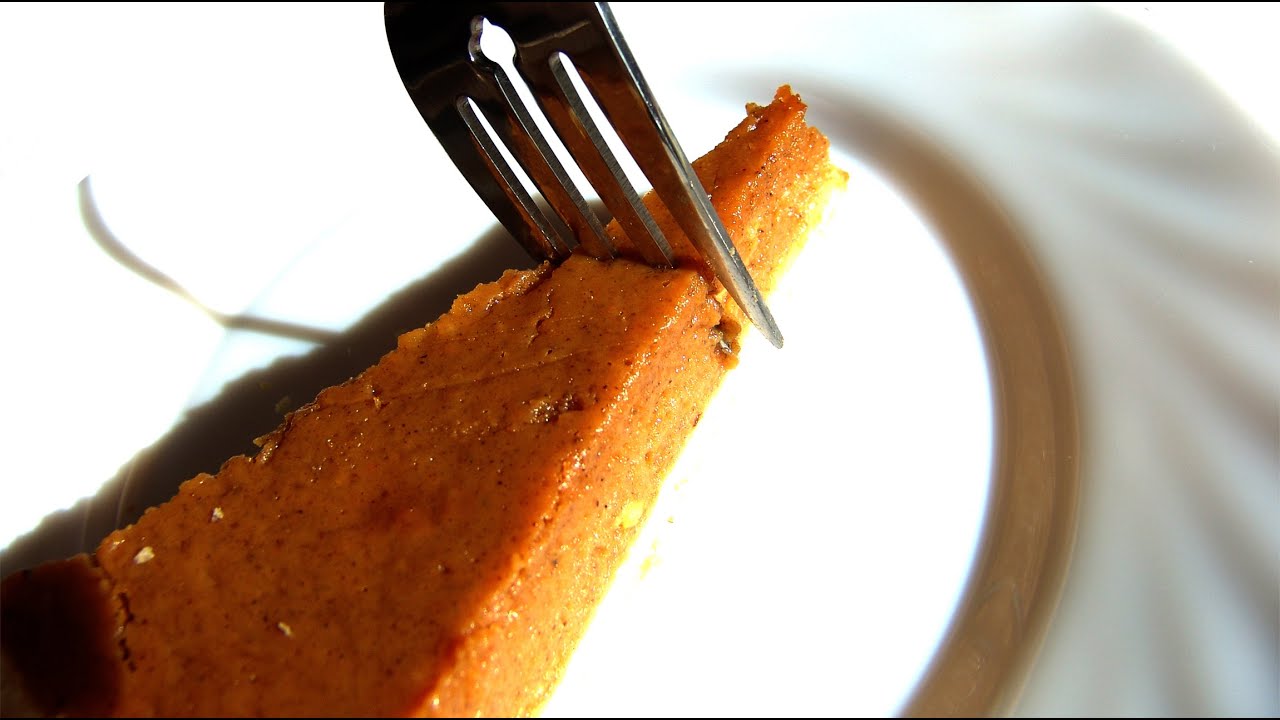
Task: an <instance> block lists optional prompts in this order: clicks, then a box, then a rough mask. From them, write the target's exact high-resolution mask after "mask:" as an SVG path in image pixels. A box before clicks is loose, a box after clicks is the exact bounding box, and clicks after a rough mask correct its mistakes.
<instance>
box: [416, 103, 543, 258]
mask: <svg viewBox="0 0 1280 720" xmlns="http://www.w3.org/2000/svg"><path fill="white" fill-rule="evenodd" d="M457 111H458V113H457V118H458V120H460V121H461V125H462V126H463V127H464V128H465V130H464V132H467V133H468V134H469V135H470V136H471V137H470V139H471V142H454V143H451V144H446V145H445V147H446V149H447V150H448V152H449V155H450V157H452V158H453V162H454V163H455V164H456V165H457V166H458V167H459V168H461V169H462V174H463V175H464V176H465V177H466V178H467V181H468V182H470V183H471V187H472V188H474V189H475V191H476V193H477V194H479V195H480V197H481V199H483V200H484V202H485V204H486V205H488V206H489V209H490V210H491V211H492V212H493V214H494V215H495V216H497V218H498V220H499V221H500V222H501V223H502V224H503V225H504V226H505V227H506V228H507V230H508V231H509V232H510V233H511V234H512V235H513V236H515V238H516V240H517V241H518V242H519V243H520V244H521V245H522V246H523V247H524V249H525V250H526V251H527V252H528V253H529V254H530V255H532V256H534V257H535V258H540V259H546V260H556V259H559V258H562V257H564V256H566V255H568V252H569V248H568V247H566V246H565V245H564V244H563V243H562V242H561V241H560V240H559V239H558V237H557V236H558V233H557V232H556V231H555V229H554V228H552V226H551V224H550V223H549V222H548V220H547V218H546V216H544V215H543V214H542V210H541V209H540V208H539V207H538V206H537V204H536V203H535V202H534V201H533V198H532V197H530V196H529V193H528V192H526V191H525V189H524V185H523V184H522V183H521V182H520V179H519V177H517V176H516V174H515V172H514V171H513V170H512V169H511V166H510V165H508V164H507V161H506V158H504V157H503V156H502V153H501V151H500V150H499V149H498V147H497V145H495V144H494V142H493V139H492V138H490V137H489V132H488V130H487V129H486V128H485V127H484V125H483V123H481V121H480V117H479V116H478V115H477V114H476V112H475V110H473V109H472V107H471V104H470V103H469V102H467V98H459V99H458V102H457ZM448 122H449V120H448V115H447V114H444V115H441V116H440V117H439V118H437V123H436V124H437V125H439V126H444V125H446V124H447V123H448ZM433 129H434V130H435V131H436V132H437V134H439V133H440V132H441V131H442V129H441V128H433ZM467 148H470V149H471V150H472V151H473V152H471V153H468V152H467V151H466V149H467Z"/></svg>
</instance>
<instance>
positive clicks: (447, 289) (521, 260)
mask: <svg viewBox="0 0 1280 720" xmlns="http://www.w3.org/2000/svg"><path fill="white" fill-rule="evenodd" d="M79 192H80V211H81V216H82V219H83V220H84V223H85V227H86V228H87V229H88V231H89V233H90V234H91V235H92V236H93V238H94V240H95V241H96V242H97V243H98V244H99V245H100V246H101V247H102V249H103V250H104V251H105V252H106V253H107V254H108V255H110V256H111V257H112V258H114V259H115V260H116V261H117V262H119V263H120V264H121V265H123V266H124V267H127V268H129V269H130V270H132V271H133V272H135V273H137V274H138V275H140V276H141V277H143V278H145V279H147V280H148V281H150V282H152V283H155V284H156V285H159V286H160V287H163V288H165V289H167V290H169V291H171V292H173V293H175V294H177V295H178V296H179V297H182V298H184V299H185V300H187V301H188V302H191V303H193V304H194V305H196V306H197V307H198V308H200V309H201V310H203V311H204V312H206V313H208V314H209V315H210V317H212V318H213V319H214V320H215V321H217V322H218V323H219V324H221V325H222V326H223V327H225V328H227V330H228V331H229V332H230V331H235V332H258V333H268V334H272V335H277V336H282V337H289V338H294V339H302V340H307V341H311V342H316V343H318V344H317V346H316V347H315V348H314V349H312V350H311V351H310V352H308V353H306V354H305V355H301V356H292V357H285V358H280V359H277V360H275V361H273V362H272V363H271V364H269V365H267V366H266V367H263V368H261V369H258V370H254V371H253V372H250V373H248V374H245V375H243V376H241V377H240V378H237V379H235V380H232V381H230V382H228V383H227V384H226V385H225V386H224V387H223V388H222V390H221V391H220V392H219V393H218V395H217V396H216V397H214V398H213V399H212V400H210V401H208V402H207V403H204V404H202V405H200V406H198V407H194V408H191V409H189V410H188V411H187V412H186V413H185V414H184V415H183V417H182V418H181V419H180V420H179V421H178V422H177V424H176V425H174V426H173V427H172V428H171V429H170V430H169V432H168V433H167V434H165V435H164V436H163V437H161V438H160V439H159V440H157V441H156V442H155V443H154V444H152V445H151V446H150V447H147V448H145V449H143V450H141V451H140V452H138V454H137V455H135V456H134V457H133V459H131V460H130V461H129V462H127V463H125V465H124V466H123V467H122V468H121V469H120V471H119V473H118V474H117V475H116V476H115V477H113V478H111V479H110V480H108V481H107V482H105V483H104V484H103V486H102V487H101V489H99V491H98V492H97V493H96V494H95V495H93V496H92V497H88V498H85V499H83V500H81V501H79V502H77V503H76V504H75V505H74V506H72V507H71V508H70V509H68V510H62V511H58V512H55V513H53V514H51V515H49V516H48V517H46V518H44V520H43V521H41V523H40V525H39V526H37V527H36V528H35V529H34V530H32V531H31V532H29V533H27V534H26V535H23V536H22V537H20V538H18V539H16V540H14V541H13V543H12V544H10V545H9V546H8V547H7V548H4V549H3V550H0V575H8V574H9V573H11V572H14V571H16V570H21V569H23V568H28V567H33V566H35V565H38V564H40V563H43V562H47V561H50V560H56V559H60V558H64V557H68V556H70V555H74V554H75V553H78V552H86V551H92V550H93V549H95V548H96V547H97V544H98V543H99V542H100V541H101V539H102V538H103V537H105V536H106V535H107V534H108V533H110V532H111V531H112V530H115V529H116V528H117V527H124V526H126V525H128V524H130V523H132V522H134V521H136V520H137V519H138V518H139V517H140V516H141V515H142V512H143V511H144V510H145V509H146V508H148V507H151V506H153V505H158V504H160V503H162V502H164V501H166V500H168V499H170V498H172V497H173V496H174V495H175V494H176V493H177V489H178V486H179V485H180V484H181V483H182V482H184V481H186V480H188V479H189V478H192V477H194V476H195V475H197V474H198V473H202V472H210V473H212V472H216V471H217V470H218V468H220V467H221V466H222V464H223V462H225V461H226V460H227V459H228V458H231V457H233V456H235V455H242V454H243V455H252V454H254V453H256V452H257V448H256V447H255V446H254V445H253V442H252V441H253V439H254V438H256V437H259V436H261V435H263V434H265V433H267V432H269V431H271V430H273V429H274V428H276V427H277V426H279V424H280V422H281V421H282V419H283V418H282V411H284V410H292V409H294V407H288V408H283V407H279V405H280V403H281V400H280V399H281V398H293V399H294V400H295V401H298V402H297V403H296V404H295V405H300V404H301V403H302V402H304V401H305V402H309V401H310V400H311V399H312V398H314V397H315V396H316V395H317V394H318V393H319V392H320V391H321V390H323V389H325V388H327V387H330V386H332V385H337V384H339V383H342V382H345V381H346V380H348V379H349V378H351V377H353V376H355V375H357V374H359V373H360V372H362V371H363V370H365V369H366V368H368V367H369V366H370V365H373V364H374V363H376V362H377V361H378V359H379V358H381V357H382V356H383V355H384V354H386V353H387V352H389V351H391V350H392V349H393V348H394V347H395V342H396V338H397V337H398V336H399V335H400V334H402V333H404V332H406V331H408V330H411V329H414V328H417V327H421V326H422V325H425V324H426V323H428V322H430V321H432V320H435V319H436V318H437V317H439V316H440V315H441V314H443V313H444V312H445V311H446V310H448V309H449V307H450V305H452V303H453V300H454V299H455V298H456V297H457V296H458V295H460V294H462V293H465V292H468V291H470V290H471V289H472V288H474V287H475V286H476V285H478V284H480V283H483V282H488V281H492V280H496V279H497V278H498V277H499V276H500V275H501V274H502V272H503V271H505V270H507V269H510V268H528V267H532V266H533V262H532V260H531V259H530V258H529V256H528V255H526V254H525V253H524V251H523V250H521V249H520V247H519V246H518V245H517V244H516V243H515V242H514V241H512V240H511V236H510V235H509V234H508V233H507V232H506V231H505V230H504V229H503V228H502V227H501V226H497V225H495V226H494V228H493V229H492V230H490V231H488V232H486V233H485V234H484V235H482V236H481V237H480V238H478V239H477V240H476V241H475V242H474V243H473V244H472V245H471V246H470V247H469V248H467V249H466V250H464V251H463V252H461V253H460V254H458V255H457V256H456V257H454V258H453V259H452V260H450V261H449V262H447V263H445V264H444V265H442V266H441V267H439V268H438V269H436V270H435V271H433V272H432V273H430V274H428V275H426V276H425V277H423V278H421V279H420V280H418V281H416V282H414V283H412V284H410V285H408V286H406V287H404V288H401V289H400V290H398V291H396V292H394V293H392V294H391V295H389V296H388V297H387V299H386V301H385V302H383V303H382V304H381V305H379V306H378V307H376V308H374V309H373V310H371V311H369V312H368V313H367V314H365V315H364V316H363V317H362V318H361V319H360V320H358V321H357V322H356V323H354V324H353V325H352V326H351V327H349V328H348V329H347V330H345V331H343V332H340V333H332V332H327V331H321V330H315V329H312V328H307V327H304V326H298V325H293V324H289V323H283V322H278V321H274V320H271V319H268V318H259V317H253V316H246V315H224V314H220V313H217V312H216V311H213V310H211V309H209V308H207V307H205V306H203V305H201V304H200V303H199V301H198V300H197V299H195V298H194V297H192V296H191V295H190V294H189V293H187V291H186V290H185V289H184V288H182V287H181V286H180V285H178V284H177V283H176V282H174V281H173V280H172V279H171V278H169V277H168V276H167V275H165V274H164V273H163V272H161V271H160V270H158V269H157V268H155V267H153V266H151V265H149V264H147V263H146V262H145V261H144V260H142V259H141V258H139V257H137V256H136V255H134V254H133V253H132V252H131V251H129V249H128V247H127V245H126V244H125V243H123V242H121V240H120V239H118V238H116V237H115V236H114V235H112V233H111V231H110V230H109V229H108V228H107V226H106V224H105V223H104V222H103V221H102V218H101V216H100V214H99V212H98V208H97V206H96V205H95V204H94V202H93V197H92V193H91V191H90V186H89V179H88V178H86V179H85V180H84V181H82V182H81V184H80V187H79ZM125 497H127V498H128V504H127V505H126V506H123V507H121V499H122V498H125Z"/></svg>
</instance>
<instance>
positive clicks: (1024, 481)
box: [826, 92, 1081, 717]
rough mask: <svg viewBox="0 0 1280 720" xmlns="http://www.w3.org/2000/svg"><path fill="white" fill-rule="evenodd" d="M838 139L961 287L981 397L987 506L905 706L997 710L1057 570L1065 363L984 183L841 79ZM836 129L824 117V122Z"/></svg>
mask: <svg viewBox="0 0 1280 720" xmlns="http://www.w3.org/2000/svg"><path fill="white" fill-rule="evenodd" d="M826 98H827V99H831V98H839V100H838V101H840V102H841V107H840V112H841V113H842V115H843V117H842V119H843V120H846V121H847V124H846V125H845V127H843V128H841V130H842V131H847V132H846V134H845V136H844V137H842V140H844V141H845V143H844V144H845V145H846V146H847V147H846V149H847V150H848V151H849V152H851V153H852V154H853V155H854V156H855V157H856V158H858V159H859V160H861V161H864V162H866V163H867V164H868V165H869V166H871V167H872V168H874V169H875V170H876V171H877V172H878V173H880V174H881V175H882V176H883V177H884V178H885V179H886V180H887V181H888V182H889V183H890V184H891V185H892V186H893V187H894V188H895V189H896V190H897V191H898V192H899V193H901V194H902V196H903V197H904V198H906V199H907V201H908V202H909V203H911V204H912V205H913V206H914V208H915V209H916V211H917V212H918V213H919V215H920V216H921V217H922V218H923V219H924V220H925V221H926V222H927V223H929V224H930V225H931V229H932V230H933V233H934V235H935V237H936V238H937V239H938V240H939V241H940V242H941V243H942V245H943V246H944V247H943V249H944V251H945V252H946V253H947V255H948V257H949V258H950V260H951V262H952V264H953V266H954V267H955V270H956V272H957V274H958V275H959V277H960V280H961V283H962V285H963V286H964V288H965V291H966V293H967V294H968V296H969V300H970V304H971V306H972V309H973V312H974V315H975V318H976V320H977V324H978V328H979V332H980V334H981V336H982V343H983V349H984V351H985V353H986V359H987V372H988V374H989V385H990V388H991V393H992V398H991V407H992V422H993V434H992V437H993V447H992V455H991V457H992V461H991V479H990V484H989V490H988V499H987V507H986V512H985V518H984V521H983V524H982V529H981V531H980V535H979V539H978V545H977V548H976V551H975V554H974V558H973V561H972V564H971V569H970V572H969V574H968V577H967V579H966V581H965V585H964V588H963V590H962V591H961V594H960V598H959V602H958V603H957V605H956V610H955V611H954V612H953V614H952V616H951V619H950V621H949V623H948V627H947V630H946V631H945V633H944V635H943V636H942V639H941V641H940V643H939V644H938V646H937V648H936V650H935V651H934V654H933V656H932V657H931V658H930V659H929V661H928V662H927V663H926V664H925V666H924V669H923V673H922V674H921V676H920V680H919V681H918V682H917V684H916V685H915V687H914V688H913V689H912V691H911V692H910V693H909V695H908V696H907V698H906V700H905V702H904V703H903V705H902V706H901V710H900V714H902V715H904V716H908V717H938V716H975V715H1008V714H1010V713H1011V712H1012V711H1013V709H1014V707H1015V705H1016V703H1017V701H1018V698H1019V697H1020V695H1021V691H1022V688H1023V686H1024V685H1025V683H1026V680H1027V677H1028V676H1029V674H1030V670H1031V667H1032V666H1033V665H1034V661H1035V658H1036V656H1037V654H1038V652H1039V650H1040V647H1041V646H1042V644H1043V642H1044V638H1045V636H1046V634H1047V631H1048V628H1049V625H1050V621H1051V620H1052V617H1053V615H1054V614H1055V612H1056V610H1057V607H1058V603H1059V600H1060V599H1061V597H1062V592H1063V589H1064V587H1065V584H1066V577H1067V573H1068V569H1069V567H1070V563H1071V556H1072V553H1073V550H1074V546H1075V539H1076V531H1077V526H1078V517H1077V516H1078V510H1079V505H1080V492H1081V474H1080V467H1079V457H1080V423H1079V417H1080V414H1079V408H1078V403H1079V400H1078V397H1079V396H1078V394H1077V392H1076V381H1075V377H1076V372H1075V369H1074V363H1073V358H1072V355H1071V353H1070V348H1069V346H1068V343H1067V339H1066V338H1067V336H1066V333H1065V331H1064V325H1063V323H1062V320H1061V317H1060V313H1059V311H1058V310H1057V308H1056V306H1055V303H1054V302H1053V296H1054V295H1053V292H1052V290H1051V286H1050V284H1049V283H1048V282H1047V281H1046V280H1045V278H1046V275H1045V274H1044V273H1043V272H1042V271H1041V269H1040V268H1039V267H1038V264H1037V262H1036V259H1035V255H1034V253H1033V252H1032V250H1031V247H1030V245H1029V244H1028V243H1027V241H1026V240H1025V239H1024V238H1025V237H1026V232H1025V230H1023V229H1022V228H1021V227H1019V224H1018V223H1017V222H1016V221H1015V220H1014V219H1013V217H1012V216H1011V214H1010V213H1009V212H1008V211H1007V210H1006V209H1005V206H1004V205H1003V204H1002V203H1001V202H1000V201H999V199H998V198H997V197H995V196H994V195H993V194H992V193H990V192H989V191H988V190H987V186H986V185H985V184H984V183H982V182H981V181H980V180H979V179H978V178H976V177H975V176H974V175H973V174H972V173H970V172H968V171H966V170H965V169H964V166H963V164H961V163H960V162H958V161H956V160H955V159H954V158H953V156H952V155H951V154H950V153H949V152H948V151H947V150H946V149H945V147H943V146H941V145H938V144H937V143H935V142H934V141H932V140H930V139H928V138H927V137H926V136H925V135H924V134H923V133H922V132H920V131H919V130H918V129H917V128H916V127H915V126H914V125H913V124H912V123H911V122H910V121H909V120H906V119H904V118H902V117H899V116H897V115H895V114H890V113H888V112H886V111H884V110H879V109H874V108H873V107H872V106H870V105H869V104H867V103H865V102H861V101H859V100H857V99H856V98H854V97H853V96H851V95H850V94H849V93H847V92H843V93H842V92H836V93H833V94H831V95H826ZM833 129H834V128H833Z"/></svg>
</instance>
